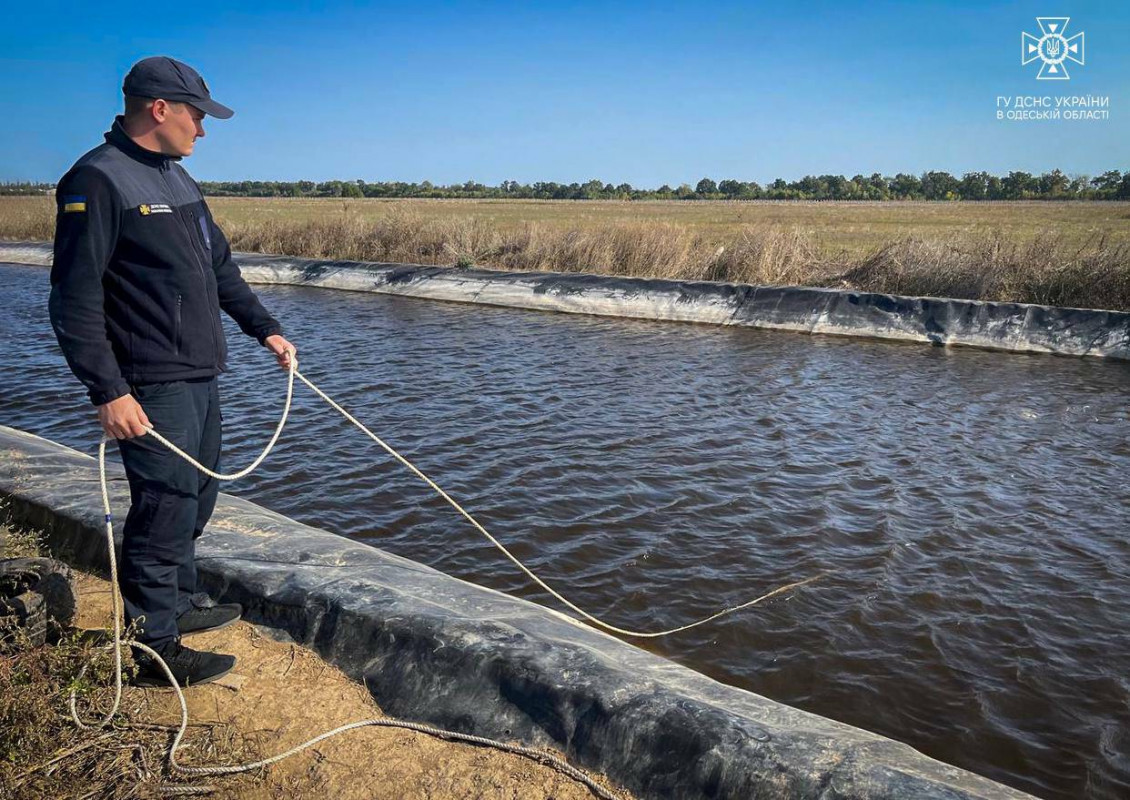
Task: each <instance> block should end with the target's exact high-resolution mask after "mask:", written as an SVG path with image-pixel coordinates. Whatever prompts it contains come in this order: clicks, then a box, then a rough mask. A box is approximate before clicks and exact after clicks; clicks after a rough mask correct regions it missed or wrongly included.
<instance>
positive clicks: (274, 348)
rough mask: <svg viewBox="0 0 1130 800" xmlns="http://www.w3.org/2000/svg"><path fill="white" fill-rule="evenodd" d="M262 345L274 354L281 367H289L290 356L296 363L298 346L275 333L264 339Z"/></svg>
mask: <svg viewBox="0 0 1130 800" xmlns="http://www.w3.org/2000/svg"><path fill="white" fill-rule="evenodd" d="M263 346H264V347H266V348H267V349H268V350H270V351H271V352H272V353H274V354H275V358H276V359H278V362H279V366H280V367H282V368H283V369H287V370H288V369H290V359H292V358H293V359H294V362H295V363H296V364H297V363H298V348H297V347H295V346H294V345H292V344H291V343H290V342H288V341H287V340H286V339H284V338H283V337H281V336H279V335H278V334H277V333H276V334H275V335H273V336H268V337H267V338H266V339H264V340H263Z"/></svg>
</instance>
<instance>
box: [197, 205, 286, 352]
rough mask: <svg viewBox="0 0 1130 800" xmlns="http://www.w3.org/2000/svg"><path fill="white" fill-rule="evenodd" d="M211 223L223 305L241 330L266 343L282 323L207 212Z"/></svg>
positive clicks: (213, 256) (214, 269)
mask: <svg viewBox="0 0 1130 800" xmlns="http://www.w3.org/2000/svg"><path fill="white" fill-rule="evenodd" d="M208 225H209V227H210V229H211V234H212V270H213V271H214V272H215V273H216V288H217V289H218V291H219V294H220V308H222V309H223V310H224V311H225V312H226V313H227V315H228V316H229V317H231V318H232V319H234V320H235V321H236V324H238V325H239V329H240V330H241V331H243V332H244V333H246V334H247V335H248V336H254V337H255V338H256V339H258V340H259V344H263V341H264V340H265V339H266V338H267V337H268V336H273V335H274V334H276V333H278V334H281V333H282V330H283V328H282V325H280V324H279V323H278V321H277V320H276V319H275V318H274V317H272V316H271V315H270V314H269V313H267V309H265V308H264V307H263V304H262V303H260V302H259V298H258V297H256V296H255V292H253V291H252V290H251V287H250V286H248V285H247V281H245V280H244V279H243V275H242V274H241V273H240V271H239V267H238V266H236V263H235V262H234V261H233V260H232V257H231V245H230V244H228V238H227V237H226V236H224V232H223V231H221V230H220V226H219V225H217V224H216V222H215V220H213V219H212V214H211V212H209V214H208Z"/></svg>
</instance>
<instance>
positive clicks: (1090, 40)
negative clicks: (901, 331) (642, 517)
mask: <svg viewBox="0 0 1130 800" xmlns="http://www.w3.org/2000/svg"><path fill="white" fill-rule="evenodd" d="M130 8H131V6H130V5H119V4H113V5H107V6H103V5H95V4H93V3H69V4H60V3H52V2H36V3H21V4H19V5H18V6H15V7H12V6H9V8H8V9H6V10H5V17H6V19H5V24H4V26H3V29H2V30H0V86H3V93H2V95H0V113H2V114H3V120H4V125H3V126H2V128H0V180H56V179H57V178H58V177H59V176H60V175H61V174H62V173H63V172H64V171H65V170H66V169H67V167H68V166H70V164H71V163H73V161H74V160H75V159H76V158H77V157H78V156H79V155H81V154H82V153H83V152H84V151H86V150H87V149H89V148H91V147H93V146H95V145H97V144H99V143H100V142H101V141H102V133H103V132H104V131H105V130H106V129H107V128H108V127H109V124H110V122H111V121H112V119H113V116H114V114H116V113H119V109H120V104H121V95H120V91H121V89H120V87H121V81H122V77H123V76H124V75H125V73H126V72H127V71H128V69H129V67H130V65H131V64H132V63H133V62H134V61H136V60H137V59H139V58H142V57H145V56H148V55H157V54H162V55H172V56H174V57H176V58H180V59H182V60H184V61H187V62H188V63H190V64H192V65H193V66H195V67H196V68H197V69H199V70H200V71H201V73H202V74H203V75H204V77H205V79H206V80H207V81H208V83H209V85H210V86H211V88H212V91H213V94H214V96H215V98H216V99H217V100H219V101H220V102H222V103H225V104H227V105H229V106H231V107H232V108H234V109H235V110H236V116H235V117H234V118H232V119H230V120H211V119H210V120H208V121H207V122H206V130H207V132H208V135H207V137H206V138H205V139H204V140H203V141H201V142H199V143H198V144H197V148H196V153H195V155H193V156H192V157H191V158H190V159H187V160H186V162H185V166H186V167H187V168H188V169H189V171H190V172H192V173H193V174H194V175H195V176H196V177H197V178H198V179H201V180H242V179H264V180H270V179H275V180H294V179H310V180H326V179H330V178H341V179H354V178H364V179H366V180H404V181H422V180H431V181H432V182H434V183H451V182H457V181H458V182H462V181H465V180H468V179H474V180H477V181H480V182H482V183H487V184H492V185H494V184H497V183H499V182H500V181H502V180H504V179H508V180H518V181H521V182H530V181H536V180H553V181H558V182H564V183H568V182H572V181H578V182H583V181H585V180H588V179H590V178H600V179H601V180H604V181H606V182H612V183H620V182H623V181H627V182H629V183H631V184H633V185H636V186H641V187H655V186H658V185H659V184H661V183H668V184H671V185H672V186H674V185H677V184H679V183H683V182H687V183H691V184H692V185H693V184H694V183H695V182H697V180H698V179H699V178H702V177H704V176H707V177H712V178H714V179H716V180H721V179H723V178H737V179H740V180H756V181H759V182H762V183H764V182H767V181H769V180H772V179H773V178H775V177H784V178H786V179H789V180H793V179H796V178H799V177H801V176H803V175H806V174H820V173H834V174H845V175H848V176H849V177H850V176H851V175H853V174H855V173H863V174H870V173H872V172H882V173H884V174H894V173H896V172H914V173H918V172H922V171H925V170H929V169H941V170H947V171H950V172H953V173H955V174H961V173H963V172H967V171H971V170H987V171H989V172H994V173H1005V172H1007V171H1009V170H1014V169H1021V170H1026V171H1029V172H1043V171H1047V170H1050V169H1053V168H1057V167H1058V168H1060V169H1062V170H1064V171H1065V172H1068V173H1086V174H1091V175H1093V174H1096V173H1098V172H1102V171H1105V170H1107V169H1121V170H1127V169H1130V122H1128V120H1130V91H1128V88H1130V86H1128V84H1130V4H1127V3H1116V2H1109V1H1108V2H1103V3H1098V2H1061V1H1060V0H1040V2H998V3H984V2H976V3H975V2H921V3H918V2H915V3H884V2H868V3H862V2H861V3H854V4H849V3H803V2H801V3H758V2H752V0H747V1H746V2H741V3H715V2H707V1H706V0H703V1H702V2H696V3H691V2H681V3H663V2H647V3H632V2H615V3H581V2H522V3H501V2H499V3H474V2H448V3H428V2H412V3H301V4H299V3H289V2H285V1H284V0H276V2H273V3H261V4H260V3H257V4H245V3H239V2H230V1H229V2H219V3H213V2H208V1H207V0H202V1H201V2H196V3H191V4H184V5H182V6H180V8H181V9H183V13H182V14H181V17H180V18H179V19H174V17H173V16H172V12H173V9H174V8H176V7H175V6H173V5H169V6H162V7H156V6H150V7H148V8H146V7H144V6H139V5H136V4H134V5H132V8H133V9H134V10H133V12H131V11H130ZM1037 16H1069V17H1071V18H1072V21H1071V23H1070V26H1069V28H1068V31H1067V33H1068V34H1069V35H1070V34H1072V33H1075V32H1079V31H1084V32H1085V35H1086V62H1087V63H1086V65H1085V66H1082V67H1079V66H1074V67H1073V68H1072V71H1071V80H1070V81H1069V82H1066V83H1052V82H1048V81H1037V80H1036V79H1035V75H1036V72H1037V68H1036V67H1037V65H1029V66H1028V67H1022V66H1021V65H1020V63H1019V50H1020V35H1021V32H1022V31H1025V30H1026V31H1029V32H1035V31H1037V30H1038V28H1037V25H1036V21H1035V18H1036V17H1037ZM1017 94H1024V95H1030V94H1035V95H1052V96H1054V95H1058V94H1094V95H1100V96H1109V97H1110V103H1111V107H1110V119H1109V120H1106V121H1103V122H1094V121H1091V122H1073V123H1067V122H1059V123H1047V122H1042V123H1033V122H1027V123H1020V122H1012V123H1007V122H999V121H997V120H996V119H995V111H996V106H995V98H996V96H997V95H1009V96H1014V95H1017Z"/></svg>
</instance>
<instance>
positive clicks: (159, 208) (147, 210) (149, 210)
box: [137, 203, 173, 217]
mask: <svg viewBox="0 0 1130 800" xmlns="http://www.w3.org/2000/svg"><path fill="white" fill-rule="evenodd" d="M137 210H138V211H139V212H141V216H143V217H148V216H149V215H150V214H172V213H173V210H172V209H171V208H169V206H168V205H167V204H165V203H142V204H141V205H139V206H138V207H137Z"/></svg>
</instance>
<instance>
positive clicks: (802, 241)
mask: <svg viewBox="0 0 1130 800" xmlns="http://www.w3.org/2000/svg"><path fill="white" fill-rule="evenodd" d="M209 205H210V207H211V208H212V210H213V212H214V214H215V216H216V218H217V221H218V222H219V223H220V225H221V227H223V228H224V229H225V231H227V232H228V234H229V238H231V240H232V243H233V246H234V247H235V248H236V249H243V250H256V251H260V252H276V253H286V254H290V255H304V256H310V257H319V258H342V259H353V260H370V261H408V262H416V263H433V264H456V265H463V266H466V265H470V264H476V265H479V266H487V267H499V268H506V269H523V270H530V269H545V270H560V271H585V272H599V273H605V274H617V275H640V276H652V277H670V278H679V279H700V280H729V281H740V282H748V283H757V284H802V285H817V286H833V287H845V288H858V289H863V290H868V291H883V292H894V293H901V294H931V295H944V296H950V297H964V298H972V299H986V300H1012V301H1020V302H1034V303H1048V304H1052V305H1072V306H1090V307H1101V308H1116V309H1128V310H1130V204H1128V203H1088V202H1063V203H1053V202H988V203H925V202H887V203H836V202H797V203H787V202H756V201H755V202H725V201H710V202H684V201H645V202H617V201H581V202H578V201H538V200H402V199H396V200H378V199H361V200H341V199H302V198H211V199H210V200H209ZM53 208H54V206H53V201H52V200H51V199H50V198H37V197H8V198H0V238H7V239H47V238H50V236H51V230H52V226H53V222H52V216H53Z"/></svg>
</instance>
